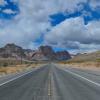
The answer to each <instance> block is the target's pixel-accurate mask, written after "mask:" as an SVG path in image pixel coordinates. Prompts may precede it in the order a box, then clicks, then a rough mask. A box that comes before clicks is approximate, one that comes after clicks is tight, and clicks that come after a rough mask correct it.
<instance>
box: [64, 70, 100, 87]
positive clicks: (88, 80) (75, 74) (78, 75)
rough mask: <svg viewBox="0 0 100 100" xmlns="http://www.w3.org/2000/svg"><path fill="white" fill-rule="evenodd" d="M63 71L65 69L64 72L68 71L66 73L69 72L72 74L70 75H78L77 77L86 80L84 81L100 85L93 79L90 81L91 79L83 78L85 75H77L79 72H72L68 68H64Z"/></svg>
mask: <svg viewBox="0 0 100 100" xmlns="http://www.w3.org/2000/svg"><path fill="white" fill-rule="evenodd" d="M64 71H66V72H68V73H70V74H72V75H75V76H77V77H79V78H81V79H84V80H86V81H88V82H90V83H92V84H94V85H96V86H99V87H100V84H99V83H97V82H94V81H92V80H89V79H87V78H85V77H83V76H81V75H79V74H76V73H74V72H72V71H69V70H67V69H66V70H64Z"/></svg>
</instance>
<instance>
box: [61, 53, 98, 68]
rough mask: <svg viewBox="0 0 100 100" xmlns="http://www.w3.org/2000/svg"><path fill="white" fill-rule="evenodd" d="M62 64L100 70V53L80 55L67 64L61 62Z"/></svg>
mask: <svg viewBox="0 0 100 100" xmlns="http://www.w3.org/2000/svg"><path fill="white" fill-rule="evenodd" d="M61 64H67V65H69V66H74V67H80V68H90V69H91V68H92V69H93V68H94V67H95V68H100V51H96V52H93V53H85V54H78V55H77V56H74V57H73V58H72V59H70V60H68V61H66V62H61Z"/></svg>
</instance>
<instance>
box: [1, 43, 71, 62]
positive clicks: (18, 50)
mask: <svg viewBox="0 0 100 100" xmlns="http://www.w3.org/2000/svg"><path fill="white" fill-rule="evenodd" d="M0 58H16V59H21V58H23V59H27V60H33V61H37V60H68V59H70V58H71V56H70V54H69V53H68V52H67V51H59V52H55V51H54V50H53V49H52V47H51V46H40V47H39V48H38V50H30V49H23V48H22V47H20V46H17V45H15V44H7V45H6V46H4V47H2V48H0Z"/></svg>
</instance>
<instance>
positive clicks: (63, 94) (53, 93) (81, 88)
mask: <svg viewBox="0 0 100 100" xmlns="http://www.w3.org/2000/svg"><path fill="white" fill-rule="evenodd" d="M0 80H1V79H0ZM0 100H100V74H99V73H98V72H94V71H93V72H92V71H85V70H84V71H82V70H78V69H74V68H61V67H60V65H55V64H48V65H46V66H43V67H41V68H38V69H36V70H31V71H30V72H25V73H24V74H19V76H18V75H17V76H13V77H11V78H8V80H7V79H5V80H4V81H1V82H0Z"/></svg>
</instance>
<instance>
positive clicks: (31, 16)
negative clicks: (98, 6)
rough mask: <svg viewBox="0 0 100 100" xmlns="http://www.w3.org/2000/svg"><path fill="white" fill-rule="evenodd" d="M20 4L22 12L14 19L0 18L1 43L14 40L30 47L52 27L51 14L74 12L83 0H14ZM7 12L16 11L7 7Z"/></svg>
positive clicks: (13, 0)
mask: <svg viewBox="0 0 100 100" xmlns="http://www.w3.org/2000/svg"><path fill="white" fill-rule="evenodd" d="M2 2H4V0H2ZM12 2H14V3H17V4H18V5H19V9H20V13H19V14H18V15H17V16H15V18H14V19H13V20H4V19H0V45H4V44H6V43H7V42H14V43H16V44H18V45H21V46H24V47H30V44H32V43H33V41H34V40H36V39H37V38H38V37H39V36H40V35H41V34H42V33H46V30H47V29H50V28H51V24H50V18H49V15H52V14H55V13H58V12H66V11H67V12H69V13H72V12H74V11H75V10H77V9H78V6H77V4H78V3H79V2H83V0H74V1H73V0H63V2H62V0H42V1H41V0H19V1H18V0H12ZM3 12H5V13H14V12H12V10H10V9H5V10H4V11H3Z"/></svg>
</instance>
